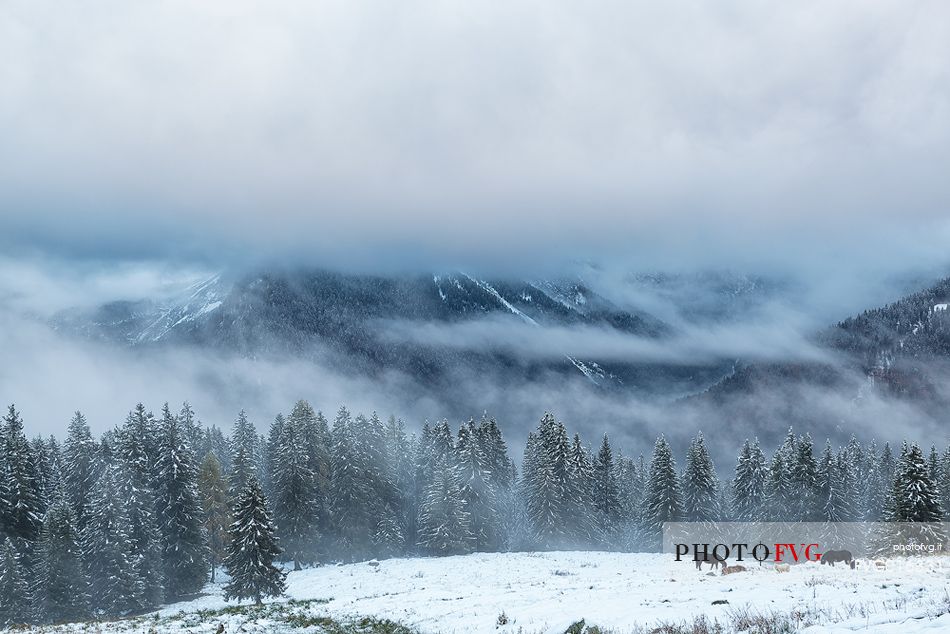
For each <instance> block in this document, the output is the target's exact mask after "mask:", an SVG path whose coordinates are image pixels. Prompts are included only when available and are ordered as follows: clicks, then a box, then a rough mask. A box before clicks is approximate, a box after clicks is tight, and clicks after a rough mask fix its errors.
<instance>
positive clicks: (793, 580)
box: [143, 552, 950, 634]
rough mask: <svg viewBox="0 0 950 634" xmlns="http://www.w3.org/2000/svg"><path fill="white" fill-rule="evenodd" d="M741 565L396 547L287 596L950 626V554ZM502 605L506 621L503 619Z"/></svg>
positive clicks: (442, 607) (293, 584) (650, 622)
mask: <svg viewBox="0 0 950 634" xmlns="http://www.w3.org/2000/svg"><path fill="white" fill-rule="evenodd" d="M733 563H735V562H733ZM745 565H746V567H747V568H748V571H747V572H744V573H737V574H733V575H727V576H721V575H720V574H719V573H718V572H717V573H715V574H712V575H711V574H709V570H708V567H706V566H704V568H703V571H702V572H698V571H696V569H695V566H694V564H693V563H692V562H681V563H677V562H674V561H673V560H672V556H671V555H668V554H667V555H660V554H644V553H606V552H549V553H492V554H487V553H486V554H474V555H465V556H457V557H441V558H421V559H416V558H412V559H391V560H384V561H381V562H379V566H372V565H369V564H368V563H366V562H363V563H356V564H349V565H341V566H334V565H329V566H321V567H318V568H312V569H307V570H303V571H300V572H291V573H290V574H289V576H288V579H287V581H288V592H287V594H288V597H287V598H291V599H296V600H314V599H316V600H319V601H318V602H314V603H312V604H309V605H308V606H307V608H306V609H307V610H308V611H310V612H311V613H313V614H315V615H322V616H330V617H333V618H336V619H340V620H345V619H352V618H358V617H363V616H373V617H379V618H386V619H390V620H393V621H398V622H400V623H402V624H404V625H407V626H409V627H411V628H412V629H414V630H417V631H419V632H422V633H424V634H428V633H435V632H440V633H445V634H452V633H462V632H465V633H488V632H492V633H496V634H517V633H521V634H532V633H535V632H537V633H548V632H556V633H562V632H564V631H565V629H567V627H568V626H570V625H571V624H572V623H574V622H576V621H578V620H580V619H585V620H586V622H587V623H588V624H590V625H597V626H599V627H600V628H601V629H602V630H610V631H615V632H638V631H644V630H645V631H649V629H651V628H652V627H656V626H657V625H659V624H675V623H682V622H686V621H691V620H692V619H693V618H695V617H699V616H701V615H705V616H706V617H708V618H709V619H710V620H712V619H716V620H718V621H720V623H723V624H728V623H732V622H734V621H735V619H736V616H737V615H740V614H743V613H745V614H750V613H754V614H765V615H768V614H773V613H775V614H782V615H786V616H787V615H792V618H793V622H794V623H796V624H797V625H799V626H801V627H802V628H803V629H804V630H805V631H807V632H809V633H818V632H836V633H837V632H850V631H853V630H861V631H873V632H887V633H891V632H893V633H895V634H896V633H898V632H916V631H926V632H937V631H947V632H950V615H947V614H943V613H946V612H947V611H948V610H950V590H948V588H950V558H948V557H932V558H920V559H910V560H906V561H896V560H888V566H887V568H886V569H884V570H881V569H878V568H876V567H875V566H873V565H872V564H871V562H868V561H866V560H865V561H861V562H860V564H859V566H858V569H857V570H853V571H852V570H850V569H848V568H847V567H846V566H844V565H839V566H836V567H834V568H831V567H829V566H821V565H819V564H817V563H807V564H801V565H793V566H791V570H790V571H789V572H788V573H778V572H776V571H775V570H774V568H772V567H771V566H765V565H763V566H762V567H761V568H760V567H759V566H758V565H756V564H754V563H753V564H752V565H749V564H745ZM207 591H208V594H207V595H206V596H204V597H201V598H199V599H197V600H194V601H190V602H186V603H179V604H174V605H171V606H167V607H166V608H164V609H163V610H161V612H160V615H161V616H165V617H171V616H175V615H177V614H179V613H180V612H185V613H189V612H195V611H198V610H215V609H220V608H224V607H226V606H228V605H234V604H233V603H232V604H228V603H225V602H224V600H223V599H222V598H221V596H220V586H219V585H215V586H209V587H208V588H207ZM287 598H284V599H280V600H278V601H286V600H287ZM714 601H726V602H727V603H721V604H718V605H713V602H714ZM502 614H504V615H505V616H504V618H503V619H501V620H504V621H506V623H505V624H503V625H499V616H500V615H502ZM941 614H943V615H942V616H941ZM235 618H237V621H238V622H235ZM219 622H224V621H222V620H221V619H217V620H216V619H215V618H211V619H209V620H208V621H207V622H204V623H201V624H198V625H194V626H193V627H189V630H190V631H195V632H200V631H208V632H213V631H215V630H216V628H217V625H218V623H219ZM269 625H272V627H270V626H269ZM143 627H144V626H143ZM153 627H154V626H153ZM169 627H172V626H171V624H170V623H169ZM234 627H237V628H238V629H240V630H241V631H276V630H277V629H280V628H279V627H278V626H276V625H273V624H268V623H266V622H263V621H257V622H254V623H252V622H245V621H241V619H240V618H238V617H232V618H230V619H229V620H228V622H227V627H226V631H227V632H232V631H237V629H233V628H234ZM261 628H263V629H261ZM159 629H165V628H163V627H160V628H159ZM143 631H144V630H143Z"/></svg>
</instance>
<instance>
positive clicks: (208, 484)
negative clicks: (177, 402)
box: [198, 451, 231, 583]
mask: <svg viewBox="0 0 950 634" xmlns="http://www.w3.org/2000/svg"><path fill="white" fill-rule="evenodd" d="M198 494H199V495H200V496H201V512H202V523H201V525H202V529H203V530H204V532H205V535H206V536H207V539H208V564H209V568H210V570H211V582H212V583H214V580H215V571H216V570H217V567H218V566H219V565H220V564H221V562H222V561H223V560H224V554H225V547H226V546H227V543H228V526H230V524H231V509H230V508H229V507H228V486H227V483H226V482H225V481H224V476H222V474H221V464H220V463H219V462H218V459H217V458H216V457H215V455H214V453H213V452H211V451H209V452H208V453H206V454H205V457H204V459H203V460H202V461H201V467H200V468H199V469H198Z"/></svg>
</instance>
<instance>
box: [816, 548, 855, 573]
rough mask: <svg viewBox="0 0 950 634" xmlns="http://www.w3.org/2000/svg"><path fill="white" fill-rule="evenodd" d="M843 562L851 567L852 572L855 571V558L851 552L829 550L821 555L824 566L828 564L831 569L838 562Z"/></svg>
mask: <svg viewBox="0 0 950 634" xmlns="http://www.w3.org/2000/svg"><path fill="white" fill-rule="evenodd" d="M841 561H843V562H844V563H846V564H848V565H849V566H850V567H851V570H854V557H852V556H851V551H850V550H829V551H827V552H825V553H822V555H821V563H822V565H824V564H828V565H829V566H831V567H834V565H835V564H836V563H838V562H841Z"/></svg>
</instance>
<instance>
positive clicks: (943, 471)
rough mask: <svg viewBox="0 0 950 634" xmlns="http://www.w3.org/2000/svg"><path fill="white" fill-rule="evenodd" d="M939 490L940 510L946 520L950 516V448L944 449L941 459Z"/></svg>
mask: <svg viewBox="0 0 950 634" xmlns="http://www.w3.org/2000/svg"><path fill="white" fill-rule="evenodd" d="M937 488H938V489H939V490H940V508H941V509H943V514H944V519H945V520H946V519H947V518H948V514H950V447H947V448H946V449H944V451H943V455H942V456H941V457H940V482H939V483H938V485H937Z"/></svg>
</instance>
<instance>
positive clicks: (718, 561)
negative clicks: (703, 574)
mask: <svg viewBox="0 0 950 634" xmlns="http://www.w3.org/2000/svg"><path fill="white" fill-rule="evenodd" d="M693 561H695V562H696V570H702V569H703V564H709V565H710V566H712V568H713V570H715V569H716V568H718V567H719V566H722V567H723V568H725V567H726V560H725V559H724V558H720V557H717V556H716V555H714V554H712V553H705V554H700V553H696V556H695V557H694V558H693Z"/></svg>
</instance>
